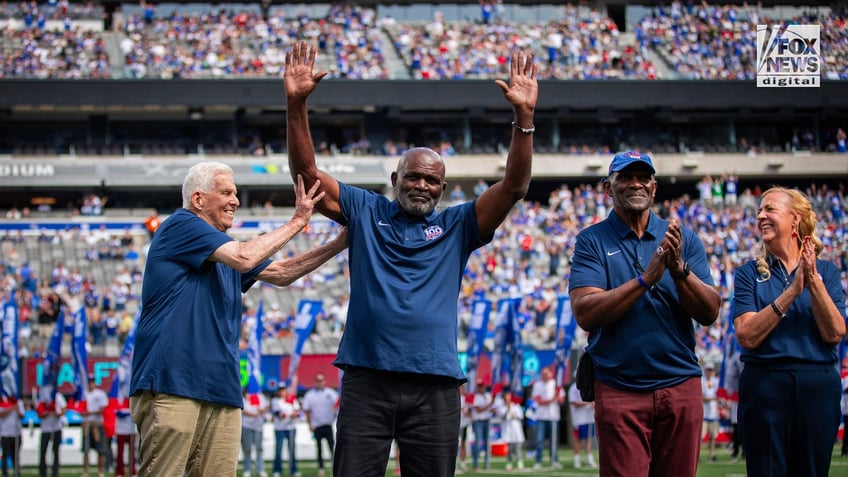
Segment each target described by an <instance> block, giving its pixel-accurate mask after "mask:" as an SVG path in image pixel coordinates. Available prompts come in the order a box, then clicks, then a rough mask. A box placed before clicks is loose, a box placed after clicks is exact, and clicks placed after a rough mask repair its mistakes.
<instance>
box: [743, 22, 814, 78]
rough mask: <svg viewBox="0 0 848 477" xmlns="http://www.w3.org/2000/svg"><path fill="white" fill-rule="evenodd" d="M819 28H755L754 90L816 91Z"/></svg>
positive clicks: (777, 26) (766, 26)
mask: <svg viewBox="0 0 848 477" xmlns="http://www.w3.org/2000/svg"><path fill="white" fill-rule="evenodd" d="M820 30H821V26H820V25H786V27H785V28H784V27H783V26H781V25H757V87H758V88H793V87H795V88H818V87H819V86H820V85H821V62H822V60H821V59H822V56H821V38H820Z"/></svg>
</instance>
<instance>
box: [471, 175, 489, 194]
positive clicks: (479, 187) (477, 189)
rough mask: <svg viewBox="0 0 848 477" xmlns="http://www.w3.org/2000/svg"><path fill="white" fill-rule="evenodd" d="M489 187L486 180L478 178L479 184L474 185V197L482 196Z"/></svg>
mask: <svg viewBox="0 0 848 477" xmlns="http://www.w3.org/2000/svg"><path fill="white" fill-rule="evenodd" d="M488 188H489V184H486V181H485V180H483V179H477V184H475V185H474V197H480V196H481V195H483V192H486V189H488Z"/></svg>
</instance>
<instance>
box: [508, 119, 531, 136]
mask: <svg viewBox="0 0 848 477" xmlns="http://www.w3.org/2000/svg"><path fill="white" fill-rule="evenodd" d="M512 127H514V128H515V129H518V130H519V131H521V132H523V133H524V134H533V132H534V131H536V126H534V125H533V126H530V127H529V128H523V127H521V126H519V125H518V124H516V123H515V121H513V122H512Z"/></svg>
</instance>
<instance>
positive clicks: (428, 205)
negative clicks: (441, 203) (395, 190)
mask: <svg viewBox="0 0 848 477" xmlns="http://www.w3.org/2000/svg"><path fill="white" fill-rule="evenodd" d="M398 204H400V208H401V209H403V210H404V211H405V212H406V213H408V214H410V215H414V216H416V217H423V216H425V215H427V214H429V213H430V212H432V211H433V209H435V208H436V202H435V201H433V200H429V201H427V202H425V203H423V204H422V203H419V202H413V201H411V200H409V197H408V196H405V195H398Z"/></svg>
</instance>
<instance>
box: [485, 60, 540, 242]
mask: <svg viewBox="0 0 848 477" xmlns="http://www.w3.org/2000/svg"><path fill="white" fill-rule="evenodd" d="M536 72H537V71H536V66H535V65H534V64H533V55H530V54H524V53H520V52H516V53H513V55H512V60H511V61H510V65H509V84H507V83H505V82H504V81H503V80H497V81H495V83H496V84H497V85H498V86H499V87H500V88H501V90H502V91H503V95H504V97H505V98H506V100H507V101H509V103H510V104H511V105H512V111H513V115H514V122H513V126H514V127H513V129H512V142H511V143H510V146H509V155H508V156H507V159H506V169H505V171H504V177H503V179H502V180H501V181H500V182H497V183H495V184H494V185H492V186H491V187H489V188H488V189H486V191H485V192H483V194H482V195H481V196H480V198H479V199H477V206H476V207H477V224H478V226H479V227H480V234H481V235H482V236H483V237H490V236H491V235H492V234H493V233H494V232H495V229H497V228H498V226H499V225H500V224H501V223H502V222H503V221H504V219H506V216H507V215H508V214H509V211H510V210H511V209H512V207H513V206H514V205H515V203H516V202H518V201H519V200H521V199H523V198H524V195H525V194H526V193H527V189H528V187H530V172H531V171H530V169H531V163H532V159H533V132H532V131H530V130H532V129H534V125H533V115H534V114H535V111H536V100H537V98H538V95H539V83H538V82H537V80H536ZM522 129H523V130H522ZM525 131H527V132H525Z"/></svg>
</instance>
